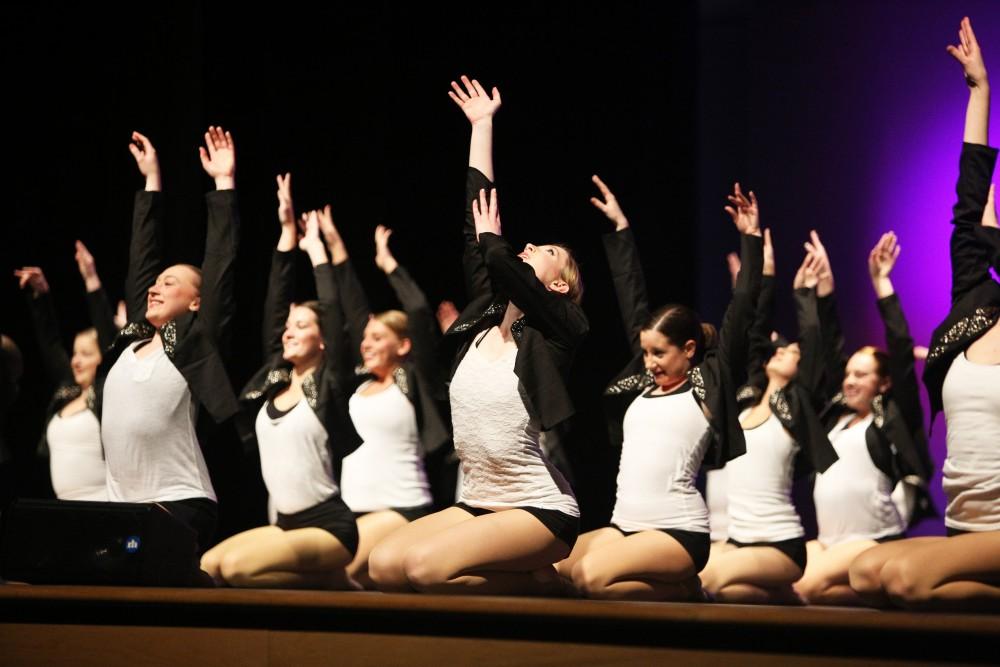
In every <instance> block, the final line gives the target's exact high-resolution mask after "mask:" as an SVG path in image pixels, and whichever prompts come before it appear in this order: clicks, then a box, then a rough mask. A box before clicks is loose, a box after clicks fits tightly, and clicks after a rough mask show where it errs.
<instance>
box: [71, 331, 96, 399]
mask: <svg viewBox="0 0 1000 667" xmlns="http://www.w3.org/2000/svg"><path fill="white" fill-rule="evenodd" d="M100 365H101V349H100V347H99V346H98V345H97V336H95V335H94V334H93V333H87V332H84V333H81V334H77V336H76V338H75V339H74V340H73V358H72V359H71V360H70V367H71V368H72V369H73V382H76V383H77V384H78V385H80V386H81V387H83V388H84V389H86V388H87V387H89V386H90V385H92V384H94V376H95V375H97V367H98V366H100Z"/></svg>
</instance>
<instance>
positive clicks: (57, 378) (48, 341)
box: [28, 293, 73, 385]
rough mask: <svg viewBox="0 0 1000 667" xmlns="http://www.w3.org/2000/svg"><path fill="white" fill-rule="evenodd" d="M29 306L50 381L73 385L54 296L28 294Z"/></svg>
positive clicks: (39, 348) (36, 337)
mask: <svg viewBox="0 0 1000 667" xmlns="http://www.w3.org/2000/svg"><path fill="white" fill-rule="evenodd" d="M28 306H29V309H30V310H31V320H32V323H33V324H34V328H35V339H36V340H37V341H38V350H39V352H40V353H41V355H42V363H43V364H44V366H45V373H46V374H47V375H48V377H49V380H50V381H52V382H53V383H55V384H57V385H64V384H72V383H73V371H72V369H71V368H70V362H69V355H67V354H66V348H64V347H63V344H62V339H61V338H60V336H59V323H58V321H57V319H56V309H55V306H54V305H53V304H52V296H51V295H49V294H39V295H38V296H33V295H31V294H30V293H29V294H28Z"/></svg>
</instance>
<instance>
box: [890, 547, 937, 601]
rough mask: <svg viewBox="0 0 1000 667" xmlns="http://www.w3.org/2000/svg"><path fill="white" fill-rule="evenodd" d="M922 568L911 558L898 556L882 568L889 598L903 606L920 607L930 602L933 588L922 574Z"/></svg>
mask: <svg viewBox="0 0 1000 667" xmlns="http://www.w3.org/2000/svg"><path fill="white" fill-rule="evenodd" d="M920 571H921V570H920V568H919V567H917V566H916V564H915V563H913V562H912V559H909V558H897V559H894V560H892V561H890V562H889V563H887V564H886V566H885V568H884V569H883V570H882V581H883V583H884V584H885V592H886V594H887V595H888V596H889V598H890V599H891V600H892V601H893V602H895V603H896V604H899V605H900V606H903V607H919V606H921V605H922V604H924V603H926V602H928V601H929V600H930V597H931V588H930V586H928V585H927V582H926V581H925V580H924V579H923V578H921V576H920Z"/></svg>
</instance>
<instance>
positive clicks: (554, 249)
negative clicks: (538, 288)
mask: <svg viewBox="0 0 1000 667" xmlns="http://www.w3.org/2000/svg"><path fill="white" fill-rule="evenodd" d="M518 257H520V258H521V261H522V262H525V263H526V264H530V265H531V268H533V269H534V270H535V275H536V276H537V277H538V279H539V280H541V281H542V284H543V285H545V287H546V289H549V290H551V291H553V292H562V293H563V294H565V293H566V292H568V291H569V285H567V284H566V281H564V280H563V279H562V277H561V276H562V271H563V269H564V268H566V261H567V259H568V255H567V254H566V250H565V249H564V248H560V247H559V246H557V245H533V244H531V243H529V244H527V245H526V246H524V250H522V251H521V252H520V253H519V254H518Z"/></svg>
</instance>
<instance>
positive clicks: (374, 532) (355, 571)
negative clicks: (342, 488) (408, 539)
mask: <svg viewBox="0 0 1000 667" xmlns="http://www.w3.org/2000/svg"><path fill="white" fill-rule="evenodd" d="M407 523H409V522H408V521H407V520H406V519H404V518H403V516H402V515H400V514H397V513H396V512H393V511H392V510H385V511H382V512H372V513H370V514H366V515H364V516H363V517H361V518H360V519H358V536H359V538H360V540H359V542H358V552H357V553H356V554H354V560H352V561H351V564H350V565H348V566H347V574H348V575H349V576H350V577H351V579H354V581H356V582H358V584H360V585H361V586H362V587H364V588H368V589H373V588H375V582H373V581H372V580H371V577H369V576H368V556H369V555H370V554H371V551H372V549H374V548H375V545H376V544H378V543H379V542H381V541H382V540H383V539H385V538H386V537H387V536H388V535H389V534H390V533H392V532H394V531H396V530H398V529H400V528H402V527H403V526H405V525H406V524H407Z"/></svg>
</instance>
